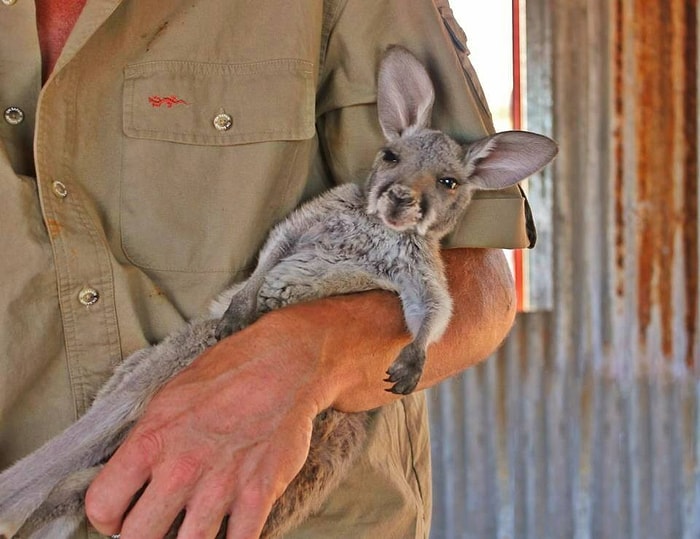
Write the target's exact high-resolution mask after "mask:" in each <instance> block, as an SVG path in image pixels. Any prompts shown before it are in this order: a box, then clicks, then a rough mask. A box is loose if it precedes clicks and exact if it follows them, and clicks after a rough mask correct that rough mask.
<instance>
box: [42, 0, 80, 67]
mask: <svg viewBox="0 0 700 539" xmlns="http://www.w3.org/2000/svg"><path fill="white" fill-rule="evenodd" d="M35 1H36V24H37V30H38V32H39V46H40V47H41V61H42V77H43V80H44V81H46V79H48V78H49V75H50V74H51V72H52V71H53V68H54V66H55V65H56V61H57V60H58V57H59V55H60V54H61V51H62V50H63V46H64V45H65V44H66V41H67V40H68V36H69V35H70V33H71V31H72V30H73V26H75V21H77V20H78V16H79V15H80V12H81V11H82V10H83V6H84V5H85V1H86V0H35Z"/></svg>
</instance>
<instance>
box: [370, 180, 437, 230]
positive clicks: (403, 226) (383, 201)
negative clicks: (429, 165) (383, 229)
mask: <svg viewBox="0 0 700 539" xmlns="http://www.w3.org/2000/svg"><path fill="white" fill-rule="evenodd" d="M425 205H426V203H425V201H424V200H423V196H422V194H421V193H420V192H418V191H415V190H414V189H411V188H410V187H407V186H405V185H401V184H391V185H389V186H388V187H387V188H386V189H384V190H383V191H382V192H381V194H380V195H379V197H378V198H377V200H376V210H377V211H376V214H377V216H378V217H379V218H380V219H381V220H382V221H383V222H384V224H385V225H386V226H388V227H389V228H393V229H394V230H398V231H404V230H409V229H417V228H418V227H419V224H420V223H421V222H422V220H423V218H424V216H425Z"/></svg>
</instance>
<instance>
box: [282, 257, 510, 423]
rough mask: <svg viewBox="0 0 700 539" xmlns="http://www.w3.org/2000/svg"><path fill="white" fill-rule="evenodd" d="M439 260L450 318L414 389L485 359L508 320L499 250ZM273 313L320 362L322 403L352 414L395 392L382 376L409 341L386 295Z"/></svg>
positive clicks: (506, 275)
mask: <svg viewBox="0 0 700 539" xmlns="http://www.w3.org/2000/svg"><path fill="white" fill-rule="evenodd" d="M443 257H444V259H445V265H446V271H447V275H448V281H449V283H450V291H451V294H452V296H453V300H454V309H453V315H452V319H451V321H450V324H449V327H448V329H447V331H446V332H445V334H444V336H443V337H442V338H441V339H440V340H439V341H438V342H436V343H434V344H433V345H431V346H430V348H429V350H428V358H427V362H426V366H425V372H424V374H423V376H422V378H421V382H420V384H419V389H420V388H426V387H430V386H433V385H435V384H436V383H438V382H440V381H442V380H444V379H445V378H447V377H449V376H451V375H453V374H456V373H458V372H460V371H462V370H464V369H466V368H468V367H470V366H472V365H474V364H476V363H478V362H480V361H482V360H483V359H485V358H486V357H487V356H488V355H489V354H490V353H491V352H493V350H494V349H495V348H496V347H497V346H498V345H499V344H500V343H501V341H502V340H503V338H504V337H505V336H506V334H507V333H508V330H509V329H510V327H511V325H512V323H513V319H514V316H515V295H514V287H513V281H512V277H511V275H510V271H509V269H508V267H507V264H506V261H505V258H504V256H503V254H502V253H501V252H500V251H497V250H488V249H453V250H449V251H445V252H444V253H443ZM273 316H276V318H277V320H276V321H274V324H275V325H276V324H280V330H283V329H282V328H283V327H284V326H285V325H288V324H293V325H295V326H297V329H296V332H295V334H296V335H303V336H300V337H299V338H300V339H301V340H303V342H304V344H305V345H306V346H308V347H310V351H309V353H310V354H312V355H317V357H318V358H319V361H320V362H321V363H322V364H323V365H322V367H321V369H322V370H324V371H325V372H326V374H327V376H326V381H327V384H328V387H327V388H326V389H328V392H327V393H326V395H328V398H329V399H331V400H332V401H331V402H329V403H328V404H329V405H332V406H334V407H336V408H338V409H340V410H343V411H360V410H367V409H370V408H374V407H377V406H380V405H382V404H387V403H389V402H392V401H394V400H396V398H397V396H396V395H393V394H391V393H389V392H386V391H383V390H384V389H387V388H389V387H390V384H389V383H387V382H383V379H384V378H386V374H385V373H386V369H387V368H388V367H389V365H390V364H391V362H392V361H393V360H394V359H395V358H396V356H397V355H398V353H399V351H400V350H401V349H402V348H403V346H405V345H406V344H407V343H408V342H409V339H410V337H409V334H408V332H407V331H406V327H405V324H404V319H403V313H402V311H401V305H400V301H399V299H398V298H397V297H396V296H395V295H394V294H391V293H389V292H384V291H372V292H366V293H362V294H353V295H348V296H339V297H333V298H327V299H325V300H320V301H316V302H312V303H308V304H302V305H296V306H292V307H290V308H288V309H283V310H282V311H279V312H278V313H277V314H276V315H274V314H273ZM271 322H272V321H271ZM311 350H313V351H311Z"/></svg>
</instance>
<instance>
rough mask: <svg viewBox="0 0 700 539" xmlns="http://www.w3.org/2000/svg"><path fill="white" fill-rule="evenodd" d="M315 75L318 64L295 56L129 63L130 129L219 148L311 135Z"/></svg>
mask: <svg viewBox="0 0 700 539" xmlns="http://www.w3.org/2000/svg"><path fill="white" fill-rule="evenodd" d="M313 80H314V79H313V65H312V64H311V63H310V62H306V61H303V60H296V59H277V60H269V61H264V62H252V63H243V64H209V63H199V62H179V61H159V62H147V63H142V64H135V65H131V66H128V67H127V68H126V70H125V79H124V120H123V121H124V133H125V134H126V135H127V136H129V137H134V138H144V139H157V140H165V141H172V142H182V143H188V144H208V145H219V146H226V145H231V144H245V143H253V142H263V141H269V140H304V139H308V138H311V137H312V136H313V135H314V87H313ZM215 119H216V121H215Z"/></svg>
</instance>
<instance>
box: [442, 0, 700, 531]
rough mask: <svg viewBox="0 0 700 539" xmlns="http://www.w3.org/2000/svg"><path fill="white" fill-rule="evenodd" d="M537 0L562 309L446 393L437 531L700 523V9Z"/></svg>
mask: <svg viewBox="0 0 700 539" xmlns="http://www.w3.org/2000/svg"><path fill="white" fill-rule="evenodd" d="M527 1H528V6H527V12H528V17H527V22H528V50H529V51H530V58H529V60H528V63H529V64H530V65H531V66H532V65H534V64H535V63H536V64H537V65H538V67H537V68H536V69H535V68H532V70H531V73H530V75H529V76H528V92H529V93H530V95H531V98H532V99H533V106H532V108H531V110H530V113H531V114H532V118H531V121H530V127H531V128H532V129H533V130H540V131H543V130H544V132H550V133H551V134H552V135H553V136H554V137H555V138H556V139H557V140H558V141H559V143H560V156H559V158H558V159H557V161H556V163H555V165H554V167H553V169H552V171H551V176H552V185H549V186H548V184H547V182H546V181H545V182H544V185H542V186H540V187H539V189H545V190H546V189H552V192H551V193H550V198H551V200H552V201H553V204H552V206H553V209H552V219H551V223H552V224H551V231H550V232H551V239H549V240H546V241H551V253H552V263H551V266H552V267H551V271H552V279H553V299H552V303H553V308H552V310H551V311H548V312H539V313H529V314H522V315H519V318H518V320H517V323H516V327H515V329H514V330H513V332H512V334H511V336H510V337H509V338H508V340H507V341H506V343H505V344H504V346H503V347H502V349H501V350H500V351H499V352H498V353H497V354H496V355H495V356H494V357H493V358H491V359H490V360H488V361H487V362H486V363H485V364H483V365H482V366H480V367H477V368H474V369H472V370H470V371H469V372H467V373H465V374H464V375H463V376H461V377H460V378H457V379H454V380H451V381H448V382H446V383H445V384H443V385H442V386H441V387H439V388H438V389H436V390H434V391H432V392H431V394H430V413H431V421H432V437H433V459H434V463H433V468H434V484H435V499H434V515H433V522H434V525H433V532H432V537H433V538H434V539H457V538H480V539H481V538H498V539H502V538H503V539H505V538H537V539H540V538H567V539H568V538H574V539H579V538H580V539H584V538H593V539H598V538H634V539H637V538H640V539H641V538H649V539H676V538H677V539H688V538H695V537H700V475H698V472H699V471H700V468H698V465H699V464H700V460H699V459H700V449H699V448H698V444H697V440H698V432H699V429H700V416H699V414H698V395H699V391H700V382H699V380H700V378H699V377H698V371H697V368H696V366H700V343H699V342H698V335H700V323H699V321H698V319H699V316H698V313H699V311H700V298H699V295H698V250H699V243H698V211H697V210H698V106H697V103H698V69H697V68H698V33H697V28H698V3H697V0H653V1H649V0H609V1H608V0H589V1H587V0H527ZM538 89H539V90H540V91H541V92H549V93H548V94H546V95H543V94H542V93H540V94H537V95H535V96H533V95H532V93H533V92H536V91H537V90H538ZM547 96H549V97H547ZM548 107H549V109H550V110H549V111H548V110H547V109H548ZM538 128H539V129H538ZM534 195H535V198H537V193H535V194H534ZM545 236H547V235H545Z"/></svg>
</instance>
